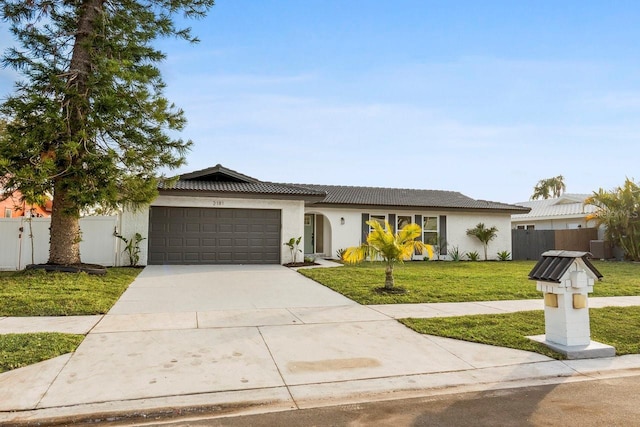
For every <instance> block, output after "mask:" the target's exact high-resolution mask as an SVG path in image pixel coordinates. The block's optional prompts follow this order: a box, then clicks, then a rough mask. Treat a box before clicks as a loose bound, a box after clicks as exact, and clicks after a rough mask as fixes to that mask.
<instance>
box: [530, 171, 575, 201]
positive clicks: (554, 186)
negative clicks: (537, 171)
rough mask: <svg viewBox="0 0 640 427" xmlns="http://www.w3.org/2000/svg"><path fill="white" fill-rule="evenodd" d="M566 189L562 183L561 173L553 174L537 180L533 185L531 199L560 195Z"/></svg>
mask: <svg viewBox="0 0 640 427" xmlns="http://www.w3.org/2000/svg"><path fill="white" fill-rule="evenodd" d="M566 190H567V186H566V185H565V184H564V177H563V176H562V175H558V176H554V177H553V178H547V179H541V180H540V181H538V183H537V184H536V186H535V187H533V194H532V195H531V200H537V199H549V198H551V197H560V196H561V195H562V193H563V192H564V191H566Z"/></svg>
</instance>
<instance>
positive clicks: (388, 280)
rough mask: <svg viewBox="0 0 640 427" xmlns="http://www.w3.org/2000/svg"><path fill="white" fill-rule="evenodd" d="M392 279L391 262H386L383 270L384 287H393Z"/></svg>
mask: <svg viewBox="0 0 640 427" xmlns="http://www.w3.org/2000/svg"><path fill="white" fill-rule="evenodd" d="M394 284H395V283H394V279H393V264H387V267H386V268H385V271H384V288H385V289H393V286H394Z"/></svg>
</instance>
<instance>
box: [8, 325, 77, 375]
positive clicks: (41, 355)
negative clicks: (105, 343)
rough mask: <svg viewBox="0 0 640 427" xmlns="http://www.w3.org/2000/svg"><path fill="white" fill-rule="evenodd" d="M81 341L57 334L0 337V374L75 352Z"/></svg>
mask: <svg viewBox="0 0 640 427" xmlns="http://www.w3.org/2000/svg"><path fill="white" fill-rule="evenodd" d="M83 339H84V336H83V335H71V334H58V333H39V334H7V335H0V373H2V372H6V371H9V370H11V369H16V368H21V367H23V366H27V365H31V364H33V363H38V362H41V361H43V360H47V359H51V358H53V357H56V356H59V355H61V354H65V353H70V352H72V351H75V349H76V348H77V347H78V346H79V345H80V343H81V342H82V340H83Z"/></svg>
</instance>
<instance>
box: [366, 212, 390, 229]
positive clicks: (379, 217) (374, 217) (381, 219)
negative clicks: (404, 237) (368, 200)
mask: <svg viewBox="0 0 640 427" xmlns="http://www.w3.org/2000/svg"><path fill="white" fill-rule="evenodd" d="M369 220H370V221H378V223H379V224H380V225H381V226H382V228H384V222H385V221H386V220H387V217H386V215H371V217H370V218H369ZM372 231H373V227H369V232H372Z"/></svg>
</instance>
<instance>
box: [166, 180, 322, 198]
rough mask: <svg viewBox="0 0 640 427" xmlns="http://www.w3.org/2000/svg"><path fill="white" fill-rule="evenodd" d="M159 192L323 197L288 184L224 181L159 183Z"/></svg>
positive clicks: (307, 189)
mask: <svg viewBox="0 0 640 427" xmlns="http://www.w3.org/2000/svg"><path fill="white" fill-rule="evenodd" d="M158 189H160V190H178V191H203V192H205V191H210V192H217V193H247V194H272V195H291V196H318V197H323V196H324V193H323V192H321V191H317V190H313V189H310V188H305V187H297V186H293V185H288V184H277V183H273V182H261V181H258V182H226V181H195V180H190V181H182V180H179V181H176V182H174V183H167V182H164V183H162V182H161V183H160V184H159V185H158Z"/></svg>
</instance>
